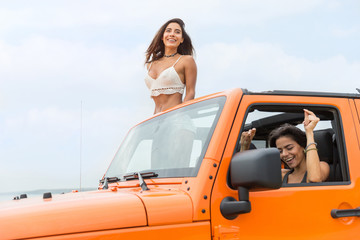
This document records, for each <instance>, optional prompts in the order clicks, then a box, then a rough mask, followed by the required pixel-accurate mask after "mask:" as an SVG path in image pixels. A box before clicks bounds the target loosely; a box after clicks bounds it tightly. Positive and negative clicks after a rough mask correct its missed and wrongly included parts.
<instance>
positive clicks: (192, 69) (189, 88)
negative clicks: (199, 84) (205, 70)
mask: <svg viewBox="0 0 360 240" xmlns="http://www.w3.org/2000/svg"><path fill="white" fill-rule="evenodd" d="M184 64H185V85H186V94H185V97H184V102H186V101H188V100H191V99H194V98H195V86H196V77H197V67H196V63H195V60H194V58H193V57H192V56H186V61H185V63H184Z"/></svg>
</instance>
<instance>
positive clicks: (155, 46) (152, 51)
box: [145, 18, 195, 64]
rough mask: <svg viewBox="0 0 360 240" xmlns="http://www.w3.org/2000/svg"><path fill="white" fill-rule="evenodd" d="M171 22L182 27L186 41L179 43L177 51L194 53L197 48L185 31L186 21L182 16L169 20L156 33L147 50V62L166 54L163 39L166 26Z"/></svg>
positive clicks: (187, 53)
mask: <svg viewBox="0 0 360 240" xmlns="http://www.w3.org/2000/svg"><path fill="white" fill-rule="evenodd" d="M170 23H177V24H179V25H180V27H181V32H182V37H183V38H184V41H183V42H182V43H181V44H180V45H179V47H178V49H177V52H178V53H180V54H181V55H191V56H192V55H193V54H194V52H195V50H194V47H193V45H192V43H191V39H190V37H189V35H188V34H187V33H186V31H185V23H184V22H183V20H181V19H180V18H173V19H170V20H169V21H167V22H166V23H165V24H164V25H162V26H161V28H160V29H159V30H158V32H157V33H156V35H155V37H154V39H153V40H152V42H151V44H150V46H149V47H148V49H147V50H146V57H145V64H147V63H151V62H154V61H156V60H158V59H160V58H162V57H163V56H164V54H165V45H164V43H163V41H162V38H163V35H164V32H165V29H166V27H167V26H168V25H169V24H170Z"/></svg>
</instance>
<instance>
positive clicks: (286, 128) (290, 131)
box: [269, 123, 306, 148]
mask: <svg viewBox="0 0 360 240" xmlns="http://www.w3.org/2000/svg"><path fill="white" fill-rule="evenodd" d="M280 137H289V138H291V139H292V140H294V141H295V142H297V144H299V145H300V146H302V147H303V148H305V146H306V135H305V133H304V132H303V131H301V130H300V129H299V128H297V127H295V126H293V125H291V124H288V123H285V124H283V125H281V126H280V127H278V128H276V129H274V130H272V131H271V133H270V134H269V143H270V147H276V140H277V139H278V138H280Z"/></svg>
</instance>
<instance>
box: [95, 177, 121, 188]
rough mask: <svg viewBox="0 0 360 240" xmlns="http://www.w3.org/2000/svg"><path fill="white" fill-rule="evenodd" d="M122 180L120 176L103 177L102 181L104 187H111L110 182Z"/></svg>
mask: <svg viewBox="0 0 360 240" xmlns="http://www.w3.org/2000/svg"><path fill="white" fill-rule="evenodd" d="M118 181H120V178H118V177H106V178H105V179H101V180H100V183H101V184H102V185H103V189H108V188H109V185H108V184H109V183H114V182H118Z"/></svg>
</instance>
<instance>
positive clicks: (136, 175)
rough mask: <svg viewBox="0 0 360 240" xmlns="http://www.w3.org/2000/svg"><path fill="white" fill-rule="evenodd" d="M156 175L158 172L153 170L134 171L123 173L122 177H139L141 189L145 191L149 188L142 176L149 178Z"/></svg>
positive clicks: (129, 178)
mask: <svg viewBox="0 0 360 240" xmlns="http://www.w3.org/2000/svg"><path fill="white" fill-rule="evenodd" d="M157 176H158V174H156V173H155V172H145V173H140V172H135V173H133V174H128V175H125V176H124V179H125V180H132V179H139V182H140V187H141V189H142V190H143V191H147V190H150V189H149V188H148V187H147V185H146V182H145V181H144V178H151V177H157Z"/></svg>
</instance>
